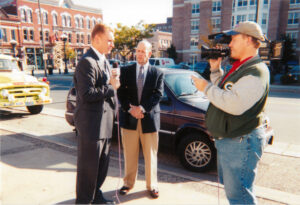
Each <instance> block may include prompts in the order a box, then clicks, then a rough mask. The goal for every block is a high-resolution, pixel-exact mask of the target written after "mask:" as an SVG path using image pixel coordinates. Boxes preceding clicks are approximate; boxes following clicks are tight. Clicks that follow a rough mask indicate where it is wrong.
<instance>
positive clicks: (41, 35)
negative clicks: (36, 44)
mask: <svg viewBox="0 0 300 205" xmlns="http://www.w3.org/2000/svg"><path fill="white" fill-rule="evenodd" d="M40 41H43V33H42V31H40Z"/></svg>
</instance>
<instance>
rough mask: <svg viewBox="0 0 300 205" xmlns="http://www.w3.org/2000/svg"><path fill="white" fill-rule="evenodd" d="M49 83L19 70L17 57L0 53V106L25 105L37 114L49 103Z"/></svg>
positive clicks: (50, 100)
mask: <svg viewBox="0 0 300 205" xmlns="http://www.w3.org/2000/svg"><path fill="white" fill-rule="evenodd" d="M51 102H52V99H51V98H50V89H49V85H48V84H47V83H45V82H43V80H38V79H37V78H36V77H33V76H31V75H27V74H25V73H24V72H22V71H20V70H19V67H18V65H17V59H15V58H13V57H12V56H8V55H2V54H0V108H2V107H22V106H26V108H27V110H28V111H29V112H30V113H31V114H38V113H40V112H41V111H42V110H43V105H44V104H48V103H51Z"/></svg>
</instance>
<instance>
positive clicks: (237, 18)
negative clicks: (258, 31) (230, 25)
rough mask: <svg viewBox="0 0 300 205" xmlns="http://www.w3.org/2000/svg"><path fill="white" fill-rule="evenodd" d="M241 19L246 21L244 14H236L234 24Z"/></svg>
mask: <svg viewBox="0 0 300 205" xmlns="http://www.w3.org/2000/svg"><path fill="white" fill-rule="evenodd" d="M242 21H246V15H237V16H236V24H238V23H240V22H242Z"/></svg>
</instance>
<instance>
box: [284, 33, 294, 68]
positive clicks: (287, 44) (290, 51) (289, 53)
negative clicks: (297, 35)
mask: <svg viewBox="0 0 300 205" xmlns="http://www.w3.org/2000/svg"><path fill="white" fill-rule="evenodd" d="M281 40H282V41H283V51H282V62H283V64H286V63H287V62H288V61H291V60H296V51H295V49H294V47H293V43H295V40H293V39H292V38H291V37H289V36H288V35H282V36H281Z"/></svg>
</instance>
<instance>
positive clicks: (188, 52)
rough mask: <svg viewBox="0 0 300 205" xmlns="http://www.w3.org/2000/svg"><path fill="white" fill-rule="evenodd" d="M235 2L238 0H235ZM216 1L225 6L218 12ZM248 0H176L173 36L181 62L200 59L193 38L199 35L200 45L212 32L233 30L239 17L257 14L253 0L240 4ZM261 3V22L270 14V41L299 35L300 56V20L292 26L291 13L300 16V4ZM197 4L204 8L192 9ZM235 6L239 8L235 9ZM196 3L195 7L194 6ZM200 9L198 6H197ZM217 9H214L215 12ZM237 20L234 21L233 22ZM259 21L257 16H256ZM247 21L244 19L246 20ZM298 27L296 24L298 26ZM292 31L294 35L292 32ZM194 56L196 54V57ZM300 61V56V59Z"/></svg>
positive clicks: (281, 0) (273, 0)
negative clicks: (194, 25) (194, 26)
mask: <svg viewBox="0 0 300 205" xmlns="http://www.w3.org/2000/svg"><path fill="white" fill-rule="evenodd" d="M233 1H235V2H233ZM216 2H220V4H221V5H222V6H221V7H220V8H219V11H217V12H215V11H214V10H213V7H214V8H215V7H216ZM242 2H245V1H239V0H210V1H203V0H173V25H172V27H173V39H172V42H173V44H174V45H175V47H176V50H177V52H178V58H179V59H178V61H179V62H180V61H185V62H190V63H192V61H200V60H201V58H200V49H199V48H197V46H193V45H192V43H191V41H192V40H191V39H192V38H196V37H198V39H199V42H198V47H200V46H201V45H202V44H203V43H204V42H203V40H202V39H203V38H205V36H208V35H209V34H210V33H217V32H218V31H219V32H220V31H224V30H228V29H231V28H232V26H234V25H235V24H236V21H237V18H239V17H241V16H243V17H244V18H245V20H249V19H250V15H252V17H253V16H254V15H255V16H256V14H255V13H256V9H253V8H256V5H250V0H248V1H247V6H245V7H242V6H241V7H240V6H237V5H240V3H242ZM258 2H260V7H259V9H260V11H259V15H260V16H259V20H258V23H259V24H261V23H262V22H263V19H262V18H263V15H265V14H267V15H268V16H267V19H266V24H267V25H265V28H266V29H265V32H266V34H267V36H268V39H269V40H279V39H280V36H281V35H282V34H285V33H287V34H290V35H294V36H295V35H296V36H298V37H297V43H296V50H297V55H298V56H299V55H300V19H298V24H295V25H288V18H289V17H288V15H289V13H291V12H296V13H298V18H300V5H299V3H298V4H297V3H295V5H292V6H291V5H290V1H288V0H269V1H268V4H266V5H265V1H263V0H260V1H259V0H258ZM233 3H234V4H233ZM195 4H199V7H200V9H199V10H200V11H199V12H198V13H197V12H196V13H197V14H195V13H192V10H193V9H195ZM233 5H235V7H234V8H235V9H233ZM193 6H194V7H193ZM196 8H197V7H196ZM213 11H214V12H213ZM213 19H217V20H219V21H220V25H219V26H218V28H213V29H212V27H213V23H212V20H213ZM233 20H234V22H232V21H233ZM254 20H255V19H254ZM195 21H198V22H199V29H198V31H192V29H191V25H192V22H193V23H195ZM242 21H244V20H242ZM295 26H296V27H295ZM291 33H292V34H291ZM193 56H194V57H193ZM299 61H300V59H299Z"/></svg>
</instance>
